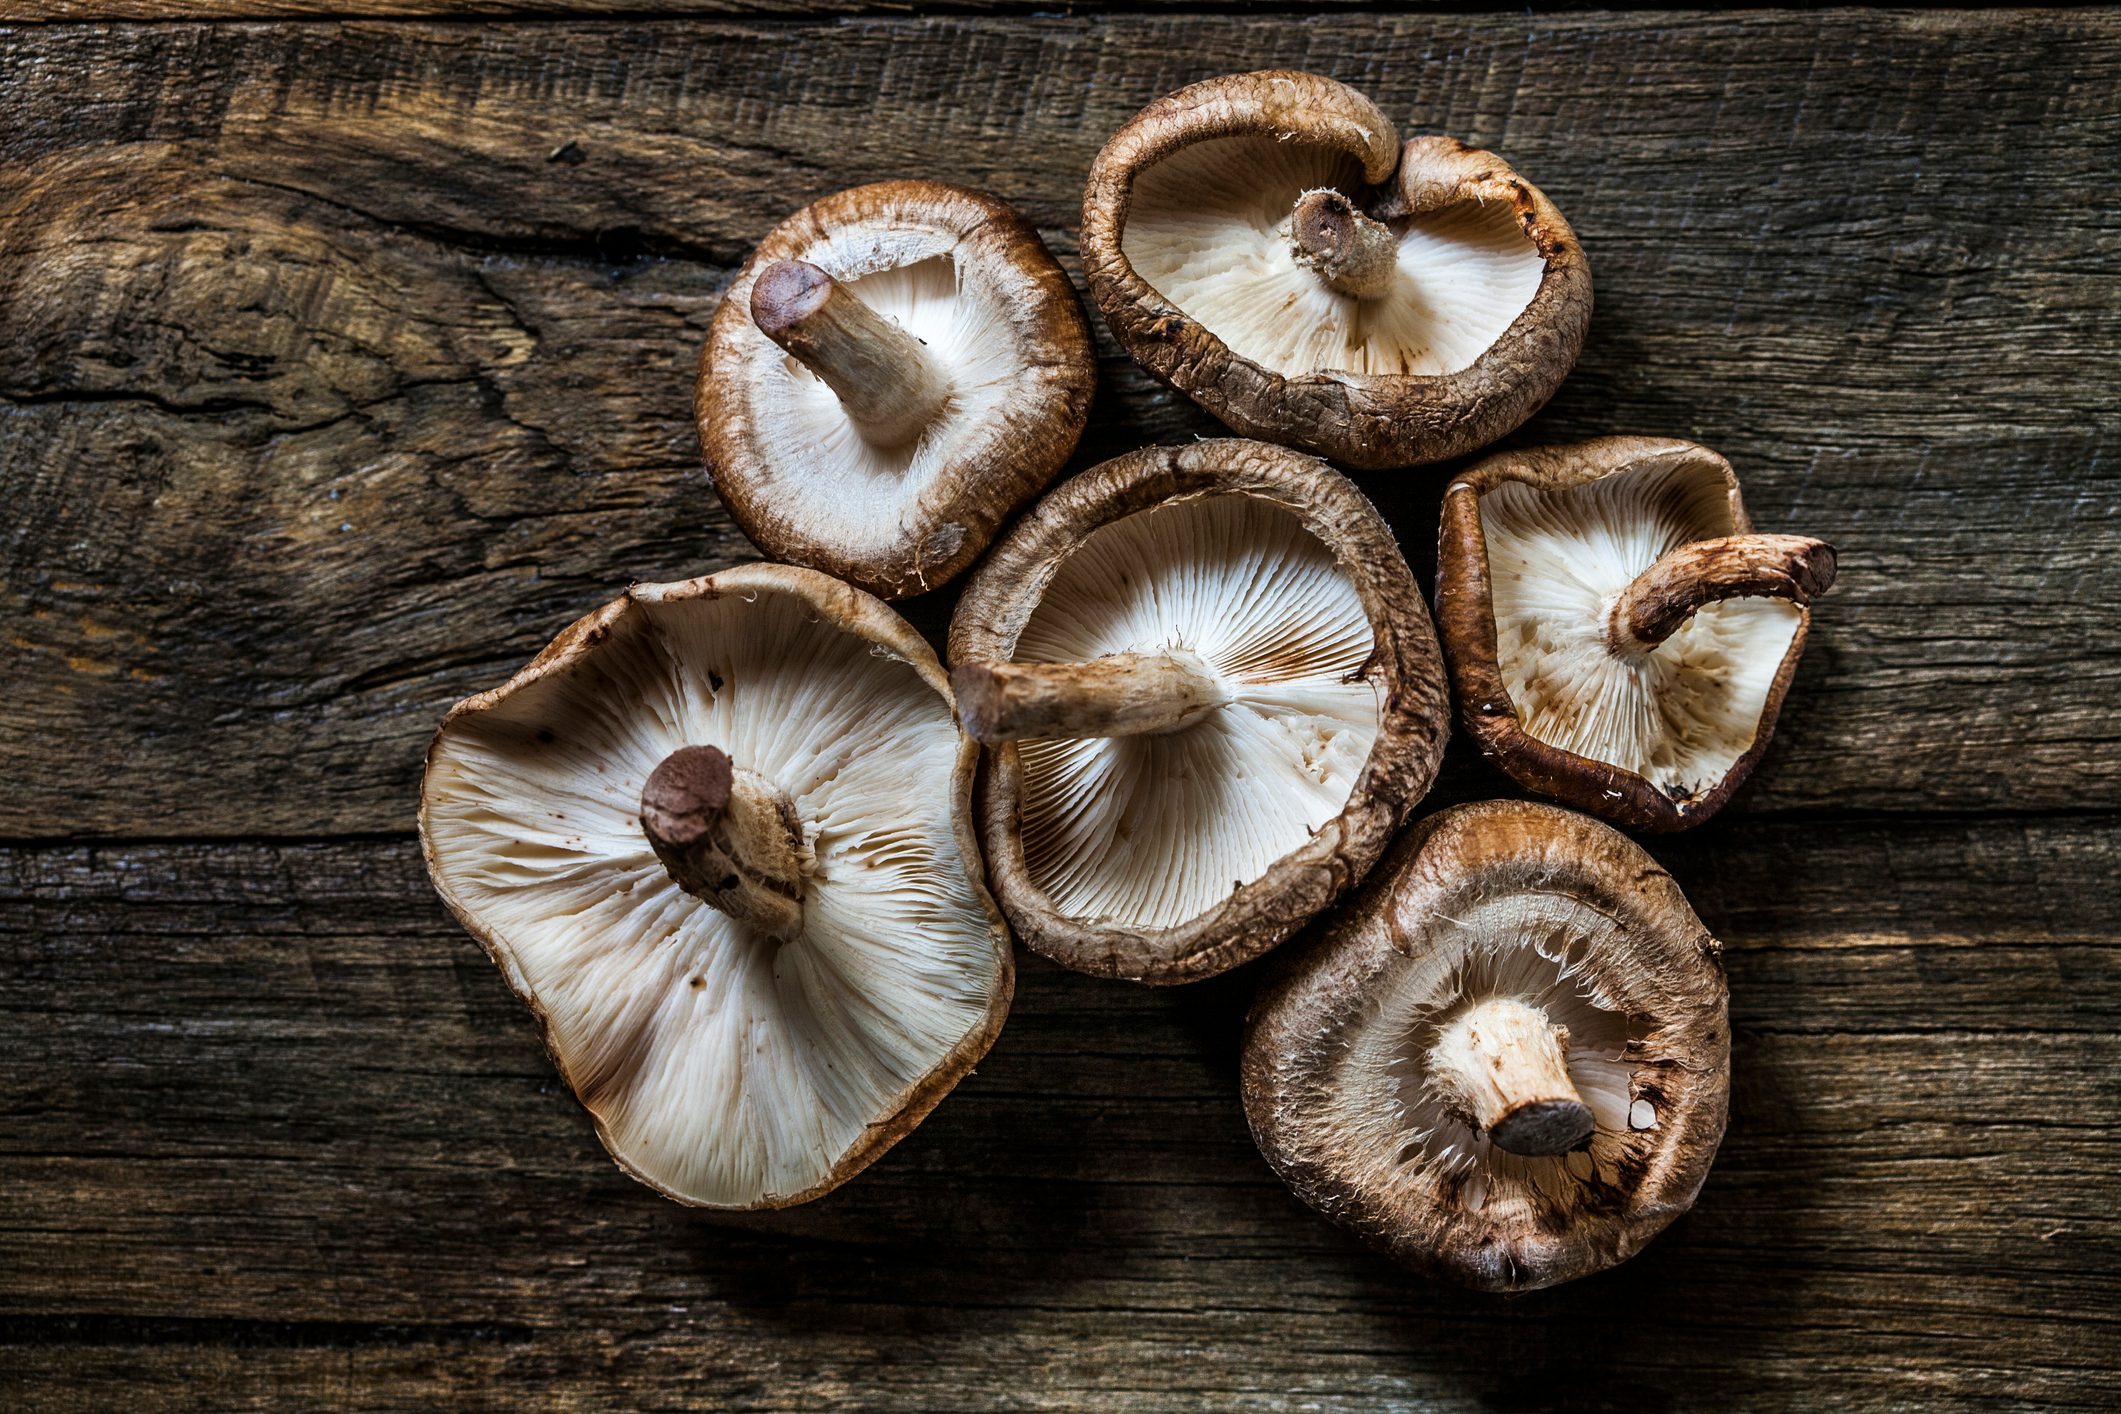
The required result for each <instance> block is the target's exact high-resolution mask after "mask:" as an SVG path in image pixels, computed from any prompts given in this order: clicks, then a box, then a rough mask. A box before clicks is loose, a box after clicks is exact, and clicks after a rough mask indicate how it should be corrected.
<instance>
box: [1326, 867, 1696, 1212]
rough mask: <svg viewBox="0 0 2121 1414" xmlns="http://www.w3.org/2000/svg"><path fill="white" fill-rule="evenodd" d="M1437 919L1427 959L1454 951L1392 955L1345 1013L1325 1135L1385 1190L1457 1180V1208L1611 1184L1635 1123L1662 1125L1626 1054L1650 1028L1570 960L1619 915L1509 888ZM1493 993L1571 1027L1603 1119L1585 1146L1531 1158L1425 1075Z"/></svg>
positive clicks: (1509, 1203)
mask: <svg viewBox="0 0 2121 1414" xmlns="http://www.w3.org/2000/svg"><path fill="white" fill-rule="evenodd" d="M1429 923H1430V926H1431V927H1432V928H1433V929H1435V930H1437V933H1438V934H1439V935H1440V936H1436V937H1434V938H1433V939H1432V940H1430V942H1431V945H1432V946H1434V947H1435V948H1436V949H1437V952H1435V953H1432V952H1431V951H1430V947H1428V946H1425V947H1424V948H1423V949H1422V956H1423V958H1431V957H1437V956H1445V957H1448V959H1449V960H1448V962H1445V963H1433V962H1432V963H1431V964H1430V965H1428V966H1423V965H1420V964H1419V963H1418V962H1412V961H1410V962H1405V963H1395V964H1394V965H1393V966H1392V967H1391V968H1390V969H1388V971H1387V972H1386V974H1385V975H1384V976H1383V977H1382V978H1380V979H1379V985H1377V986H1376V987H1375V988H1374V993H1375V995H1374V997H1373V999H1372V1002H1371V1005H1370V1008H1369V1010H1368V1012H1367V1013H1366V1014H1365V1015H1363V1016H1362V1017H1359V1018H1357V1019H1356V1020H1354V1021H1352V1022H1350V1023H1349V1027H1348V1033H1347V1035H1346V1037H1345V1038H1344V1039H1345V1042H1346V1049H1345V1059H1344V1060H1343V1061H1342V1063H1341V1065H1340V1067H1339V1068H1338V1070H1337V1072H1336V1083H1335V1085H1334V1087H1333V1088H1334V1093H1333V1094H1331V1095H1329V1096H1325V1097H1322V1100H1323V1103H1324V1104H1325V1105H1326V1106H1327V1111H1326V1114H1325V1116H1324V1122H1325V1126H1326V1128H1325V1130H1324V1132H1323V1133H1322V1135H1321V1142H1322V1143H1323V1144H1325V1145H1328V1146H1330V1147H1332V1148H1334V1149H1335V1150H1337V1151H1338V1152H1340V1153H1343V1154H1347V1155H1351V1156H1360V1161H1361V1162H1365V1163H1368V1164H1370V1165H1373V1166H1374V1173H1373V1174H1372V1175H1371V1180H1370V1182H1371V1184H1373V1185H1374V1186H1375V1187H1377V1188H1380V1189H1389V1188H1394V1187H1411V1188H1415V1189H1419V1190H1423V1191H1425V1192H1426V1193H1427V1194H1428V1195H1430V1197H1431V1198H1432V1199H1433V1198H1435V1197H1436V1196H1438V1195H1440V1194H1442V1193H1445V1192H1449V1191H1452V1189H1453V1185H1456V1187H1455V1193H1456V1197H1455V1200H1454V1201H1456V1202H1457V1203H1458V1204H1459V1205H1460V1206H1462V1207H1464V1208H1465V1209H1467V1210H1468V1211H1470V1212H1483V1211H1489V1210H1493V1213H1494V1215H1496V1216H1498V1217H1500V1216H1502V1215H1503V1213H1504V1212H1505V1211H1506V1210H1507V1209H1509V1208H1512V1207H1514V1206H1517V1205H1523V1204H1540V1205H1554V1204H1560V1203H1566V1202H1568V1201H1570V1200H1571V1199H1572V1197H1573V1196H1574V1194H1575V1193H1576V1192H1577V1190H1578V1189H1579V1188H1580V1187H1581V1185H1582V1183H1583V1182H1584V1181H1585V1180H1587V1179H1589V1178H1591V1177H1592V1176H1593V1175H1594V1174H1596V1175H1599V1176H1601V1177H1603V1178H1604V1179H1605V1180H1606V1181H1608V1182H1610V1181H1611V1180H1612V1179H1613V1177H1614V1176H1615V1174H1616V1172H1617V1170H1616V1168H1615V1161H1616V1159H1617V1158H1618V1156H1619V1154H1620V1152H1621V1146H1622V1145H1623V1144H1624V1142H1625V1141H1626V1138H1627V1136H1628V1134H1629V1132H1630V1130H1631V1128H1634V1127H1648V1125H1650V1124H1654V1123H1655V1122H1656V1120H1655V1116H1654V1115H1650V1114H1645V1113H1642V1112H1639V1111H1635V1112H1632V1113H1631V1110H1632V1106H1631V1094H1630V1083H1631V1077H1632V1075H1633V1074H1634V1071H1635V1067H1636V1065H1637V1064H1639V1061H1635V1060H1630V1059H1629V1058H1628V1057H1627V1055H1626V1051H1627V1046H1628V1042H1629V1040H1630V1037H1631V1034H1632V1035H1633V1036H1634V1037H1635V1038H1637V1039H1639V1038H1640V1037H1641V1036H1642V1035H1644V1034H1646V1033H1647V1029H1648V1028H1647V1026H1646V1025H1643V1024H1641V1023H1638V1028H1639V1029H1638V1030H1636V1031H1635V1032H1633V1033H1631V1031H1630V1023H1629V1019H1628V1016H1627V1014H1626V1011H1625V1009H1624V1008H1623V1006H1622V1005H1621V1004H1620V1003H1619V1002H1618V1001H1617V1000H1616V999H1614V998H1613V997H1611V996H1608V995H1605V994H1604V993H1603V992H1601V991H1600V990H1599V988H1598V987H1597V986H1596V984H1595V983H1594V982H1593V981H1592V980H1591V979H1590V977H1589V976H1588V975H1587V973H1586V972H1585V971H1584V970H1583V969H1582V968H1581V966H1580V965H1578V964H1575V963H1572V962H1571V961H1570V959H1572V958H1582V957H1583V956H1584V955H1585V953H1586V950H1587V940H1590V939H1595V938H1598V937H1601V936H1609V935H1610V934H1611V933H1612V932H1613V930H1614V929H1615V928H1616V927H1617V926H1618V925H1617V924H1615V923H1614V921H1613V920H1612V919H1610V918H1608V917H1606V916H1605V915H1604V914H1602V913H1599V912H1598V911H1597V910H1595V909H1593V908H1591V907H1589V906H1588V905H1586V904H1584V903H1582V902H1580V901H1579V900H1577V899H1575V898H1572V897H1569V896H1568V895H1566V894H1562V893H1534V894H1511V895H1507V896H1504V897H1500V898H1495V899H1490V900H1487V901H1484V902H1479V903H1476V904H1473V905H1472V906H1470V907H1467V908H1464V909H1460V910H1459V911H1458V914H1457V916H1456V917H1455V918H1454V919H1451V920H1436V919H1432V920H1429ZM1454 930H1455V933H1456V936H1455V937H1454V936H1451V935H1452V933H1453V932H1454ZM1498 997H1509V998H1515V999H1517V1000H1519V1001H1523V1002H1526V1003H1529V1004H1530V1005H1532V1006H1535V1007H1538V1008H1539V1009H1540V1010H1542V1011H1544V1012H1545V1013H1546V1017H1547V1020H1548V1022H1549V1023H1551V1024H1553V1025H1558V1026H1565V1027H1567V1028H1568V1032H1569V1039H1568V1070H1569V1080H1570V1082H1571V1083H1572V1084H1573V1085H1574V1086H1575V1087H1576V1090H1577V1093H1578V1094H1580V1095H1581V1096H1582V1097H1583V1101H1584V1103H1585V1104H1586V1105H1588V1106H1590V1109H1591V1114H1592V1116H1593V1118H1594V1119H1595V1120H1596V1121H1597V1128H1596V1130H1595V1131H1594V1132H1593V1134H1592V1137H1591V1141H1590V1145H1589V1148H1588V1149H1587V1150H1585V1149H1579V1150H1575V1151H1572V1152H1570V1153H1568V1154H1562V1155H1556V1156H1554V1157H1551V1158H1526V1157H1524V1156H1522V1155H1518V1154H1512V1153H1509V1152H1507V1151H1505V1150H1502V1149H1499V1148H1497V1147H1495V1145H1493V1144H1492V1143H1490V1142H1489V1140H1488V1139H1487V1137H1486V1136H1485V1135H1483V1134H1480V1133H1477V1132H1476V1131H1475V1130H1473V1129H1472V1128H1471V1127H1469V1126H1468V1125H1466V1124H1465V1123H1464V1122H1463V1121H1461V1120H1459V1119H1456V1118H1453V1117H1452V1116H1451V1115H1450V1114H1448V1113H1447V1112H1446V1111H1445V1107H1444V1105H1443V1103H1442V1101H1441V1100H1440V1099H1439V1097H1438V1095H1437V1091H1436V1088H1435V1087H1434V1086H1433V1085H1432V1084H1431V1083H1430V1078H1429V1074H1428V1067H1427V1058H1428V1053H1429V1049H1430V1047H1432V1046H1433V1045H1435V1043H1436V1040H1437V1037H1438V1035H1439V1033H1440V1032H1441V1031H1442V1030H1443V1028H1444V1027H1445V1026H1446V1025H1448V1024H1449V1023H1450V1022H1451V1021H1453V1020H1454V1019H1456V1018H1457V1017H1458V1016H1459V1015H1460V1014H1461V1013H1462V1012H1463V1011H1464V1010H1465V1009H1466V1008H1467V1007H1468V1006H1470V1005H1471V1004H1472V1003H1475V1002H1480V1001H1485V1000H1489V999H1493V998H1498ZM1645 1108H1647V1107H1645ZM1638 1119H1639V1120H1642V1121H1643V1124H1642V1125H1641V1126H1637V1125H1636V1123H1635V1121H1636V1120H1638Z"/></svg>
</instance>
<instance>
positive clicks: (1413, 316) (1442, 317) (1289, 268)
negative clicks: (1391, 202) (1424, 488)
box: [1121, 135, 1546, 378]
mask: <svg viewBox="0 0 2121 1414" xmlns="http://www.w3.org/2000/svg"><path fill="white" fill-rule="evenodd" d="M1320 190H1330V191H1337V192H1340V193H1345V194H1347V195H1348V196H1349V197H1350V198H1351V199H1352V204H1353V205H1354V206H1355V207H1356V208H1357V212H1358V214H1356V215H1355V216H1354V218H1353V219H1355V220H1357V221H1362V222H1368V221H1369V218H1368V217H1366V216H1363V215H1360V214H1359V212H1360V208H1361V206H1362V204H1363V203H1362V200H1361V194H1362V193H1363V192H1365V190H1366V188H1365V185H1364V183H1363V179H1362V165H1361V163H1360V161H1358V160H1357V159H1356V158H1355V157H1354V156H1353V155H1351V154H1349V153H1346V152H1343V151H1341V150H1338V149H1336V148H1334V147H1331V146H1327V145H1325V144H1321V143H1304V142H1289V141H1280V140H1277V139H1276V138H1273V137H1268V136H1249V135H1248V136H1237V137H1220V138H1210V139H1208V140H1206V141H1202V142H1197V143H1194V144H1192V145H1191V146H1187V147H1183V148H1181V149H1179V150H1178V151H1176V152H1174V153H1172V154H1171V155H1170V156H1168V157H1166V158H1165V159H1163V160H1162V161H1160V162H1157V163H1156V164H1155V165H1153V166H1151V167H1149V168H1147V169H1146V170H1144V171H1143V172H1142V173H1141V174H1140V175H1139V176H1138V177H1137V178H1136V179H1135V185H1134V195H1133V204H1132V207H1131V209H1130V211H1129V213H1128V217H1127V224H1126V228H1125V230H1124V231H1123V232H1122V233H1121V249H1122V250H1123V251H1124V252H1125V255H1126V258H1127V260H1128V262H1129V264H1131V265H1132V266H1133V268H1134V271H1135V273H1136V274H1138V275H1139V276H1140V277H1141V278H1142V279H1143V280H1145V281H1146V282H1147V283H1148V284H1149V285H1150V286H1151V287H1152V288H1153V289H1155V290H1156V291H1157V293H1159V294H1161V295H1162V296H1163V297H1164V298H1165V299H1166V300H1167V301H1169V302H1170V303H1171V304H1172V305H1174V306H1176V307H1177V308H1179V309H1183V310H1185V311H1186V313H1187V315H1188V317H1190V318H1191V319H1193V320H1194V321H1195V322H1196V323H1198V324H1200V325H1201V326H1202V327H1203V328H1206V329H1208V330H1210V331H1212V332H1213V333H1214V334H1215V336H1216V337H1217V338H1219V339H1220V340H1222V342H1223V343H1224V344H1225V345H1227V346H1228V347H1229V348H1230V350H1231V351H1232V352H1233V353H1235V354H1237V355H1238V356H1239V357H1241V358H1246V359H1250V360H1251V361H1252V362H1254V363H1257V364H1259V365H1260V366H1261V367H1263V368H1267V369H1270V370H1272V371H1273V372H1276V373H1279V374H1281V375H1283V376H1284V377H1290V378H1296V377H1302V376H1305V375H1307V374H1312V373H1317V372H1320V371H1339V372H1348V373H1360V374H1382V375H1390V374H1413V375H1438V374H1449V373H1457V372H1459V371H1461V370H1463V369H1466V368H1469V367H1471V366H1472V365H1473V364H1474V363H1475V362H1477V361H1478V360H1479V358H1480V356H1481V355H1482V354H1483V353H1485V352H1486V351H1487V349H1488V348H1489V347H1490V346H1491V345H1493V344H1494V343H1495V341H1496V340H1497V339H1499V338H1501V337H1502V335H1503V334H1504V333H1505V332H1506V331H1507V330H1508V329H1509V328H1510V326H1511V324H1512V323H1513V322H1515V320H1516V319H1517V317H1518V315H1520V314H1522V313H1523V312H1524V311H1525V310H1526V309H1527V308H1528V307H1529V306H1530V305H1531V302H1532V299H1533V296H1534V295H1536V294H1537V293H1538V291H1539V285H1540V281H1541V279H1542V278H1543V277H1544V275H1545V273H1546V262H1545V259H1544V258H1543V257H1542V256H1541V254H1540V252H1539V249H1538V247H1537V246H1536V245H1534V244H1533V242H1532V240H1531V238H1530V237H1529V236H1527V235H1526V234H1525V230H1524V227H1523V224H1522V223H1521V222H1520V220H1519V219H1518V217H1517V213H1516V212H1515V211H1514V210H1513V209H1512V208H1511V207H1510V206H1509V205H1508V204H1506V203H1503V202H1482V201H1475V200H1462V201H1456V202H1452V203H1450V204H1449V205H1446V206H1442V207H1439V208H1436V209H1434V210H1430V211H1424V212H1420V213H1417V214H1415V215H1412V216H1406V215H1401V216H1397V217H1393V218H1390V219H1388V220H1387V221H1385V222H1384V223H1382V224H1383V225H1384V227H1385V228H1386V229H1387V230H1388V231H1389V235H1390V239H1391V241H1392V243H1393V246H1394V252H1393V253H1394V255H1395V257H1396V259H1395V262H1394V268H1393V269H1392V270H1391V271H1390V273H1389V276H1388V279H1387V281H1386V282H1385V284H1384V285H1383V287H1382V288H1381V289H1379V290H1377V291H1376V292H1375V293H1373V294H1371V295H1370V296H1369V297H1357V296H1355V295H1352V294H1348V293H1343V292H1342V291H1341V290H1340V289H1338V288H1336V286H1335V283H1334V282H1333V281H1332V280H1330V279H1328V278H1324V277H1322V274H1321V271H1320V270H1319V269H1316V268H1313V267H1312V265H1311V264H1309V263H1307V262H1306V260H1305V258H1304V256H1305V252H1304V250H1303V244H1302V240H1301V232H1300V231H1299V230H1296V229H1292V216H1293V214H1294V213H1295V212H1296V211H1297V209H1298V205H1299V202H1300V201H1301V200H1302V198H1303V197H1304V196H1305V194H1306V193H1311V192H1317V191H1320Z"/></svg>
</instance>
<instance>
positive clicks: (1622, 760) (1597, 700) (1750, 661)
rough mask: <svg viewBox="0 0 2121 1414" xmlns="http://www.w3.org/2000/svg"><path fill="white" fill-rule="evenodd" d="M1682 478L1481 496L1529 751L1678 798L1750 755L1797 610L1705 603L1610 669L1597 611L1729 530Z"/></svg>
mask: <svg viewBox="0 0 2121 1414" xmlns="http://www.w3.org/2000/svg"><path fill="white" fill-rule="evenodd" d="M1709 480H1710V479H1709V478H1705V477H1704V476H1703V475H1702V473H1700V472H1697V471H1691V470H1689V469H1687V468H1685V467H1679V468H1671V469H1653V470H1650V471H1643V472H1621V473H1617V474H1615V475H1613V476H1609V477H1606V478H1605V479H1604V480H1602V481H1596V482H1592V483H1591V484H1590V485H1588V486H1582V487H1576V488H1573V489H1570V490H1567V491H1541V490H1535V489H1533V488H1531V487H1528V486H1525V485H1523V484H1521V483H1517V482H1506V483H1504V484H1503V485H1501V486H1498V487H1497V488H1496V489H1494V490H1493V491H1490V492H1489V493H1488V494H1487V495H1485V496H1483V497H1482V498H1481V502H1480V516H1481V525H1482V527H1483V529H1484V531H1485V534H1486V538H1487V547H1488V575H1489V579H1490V582H1491V583H1492V585H1493V591H1494V604H1495V647H1496V652H1497V654H1498V656H1499V662H1500V666H1501V669H1502V679H1503V684H1504V686H1505V688H1507V690H1508V692H1509V695H1510V701H1511V703H1512V705H1513V706H1514V707H1515V708H1516V710H1517V717H1518V720H1519V722H1520V723H1521V724H1522V725H1523V727H1524V730H1525V731H1526V732H1527V733H1528V734H1529V735H1531V736H1532V737H1533V738H1534V739H1536V740H1539V741H1543V742H1545V743H1547V744H1548V745H1550V746H1556V747H1559V748H1561V749H1562V750H1564V751H1571V752H1574V753H1576V754H1577V755H1579V756H1585V757H1588V758H1590V759H1592V760H1594V761H1604V762H1608V763H1610V764H1612V765H1615V766H1620V767H1622V768H1624V769H1626V770H1629V771H1632V772H1634V773H1635V774H1637V775H1639V776H1642V777H1644V778H1645V779H1647V780H1649V781H1650V782H1651V783H1652V784H1654V785H1656V786H1657V788H1658V789H1660V790H1662V791H1663V792H1664V793H1665V794H1667V795H1669V796H1671V797H1673V798H1674V799H1678V800H1684V799H1686V798H1688V797H1690V796H1693V795H1696V794H1698V793H1700V792H1702V791H1705V790H1707V789H1709V788H1710V787H1712V786H1714V785H1715V784H1716V783H1717V782H1718V781H1720V780H1722V779H1723V777H1724V776H1725V775H1726V774H1728V773H1729V771H1730V769H1731V767H1732V766H1734V765H1735V764H1737V761H1738V758H1739V757H1741V756H1743V755H1744V754H1745V753H1746V751H1747V750H1748V749H1749V748H1750V747H1751V746H1752V744H1753V738H1754V736H1755V735H1756V734H1757V732H1758V731H1759V727H1760V716H1761V712H1762V710H1763V709H1764V708H1765V706H1766V705H1767V696H1768V692H1769V690H1770V689H1771V688H1772V687H1773V685H1774V681H1775V673H1776V670H1777V669H1779V668H1780V667H1781V665H1782V658H1783V655H1784V654H1785V653H1786V652H1788V651H1789V646H1790V641H1791V640H1792V639H1793V638H1794V637H1795V636H1796V633H1797V627H1798V624H1799V623H1800V622H1801V619H1802V614H1801V612H1800V611H1799V610H1798V609H1796V608H1795V607H1793V606H1792V605H1790V604H1788V603H1786V602H1784V601H1783V600H1780V599H1730V600H1725V601H1724V602H1722V603H1720V604H1710V605H1707V606H1705V607H1704V608H1702V609H1701V611H1700V612H1698V613H1697V614H1695V615H1694V617H1693V619H1692V620H1690V621H1689V622H1688V623H1687V624H1686V626H1685V627H1683V628H1681V629H1680V630H1679V631H1678V632H1677V633H1675V634H1673V635H1672V636H1671V637H1670V638H1668V639H1666V640H1665V641H1664V642H1663V643H1662V644H1660V645H1659V646H1658V647H1657V648H1656V649H1655V650H1654V651H1653V652H1650V653H1648V654H1644V655H1640V656H1630V657H1618V656H1615V655H1614V654H1612V653H1611V652H1609V651H1608V650H1607V648H1606V646H1605V624H1606V615H1607V613H1608V611H1609V610H1610V607H1611V605H1612V602H1613V599H1614V597H1615V596H1616V595H1618V594H1619V593H1620V591H1621V590H1622V589H1623V588H1625V587H1626V586H1627V584H1628V582H1629V581H1630V580H1632V579H1633V578H1634V577H1635V576H1636V575H1638V574H1640V573H1641V572H1642V571H1643V570H1646V569H1648V568H1649V567H1650V566H1651V565H1652V564H1654V563H1655V562H1656V561H1657V560H1658V558H1659V557H1661V556H1663V555H1665V554H1666V553H1668V552H1670V551H1672V550H1675V549H1677V548H1678V547H1679V546H1681V545H1683V544H1686V543H1688V542H1690V541H1694V540H1701V539H1705V538H1708V537H1712V536H1718V535H1728V534H1730V533H1732V528H1731V521H1730V516H1729V512H1728V510H1727V509H1726V508H1725V507H1724V505H1723V503H1722V499H1721V490H1722V488H1721V482H1720V480H1717V481H1715V482H1714V484H1713V485H1710V484H1708V482H1709Z"/></svg>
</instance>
